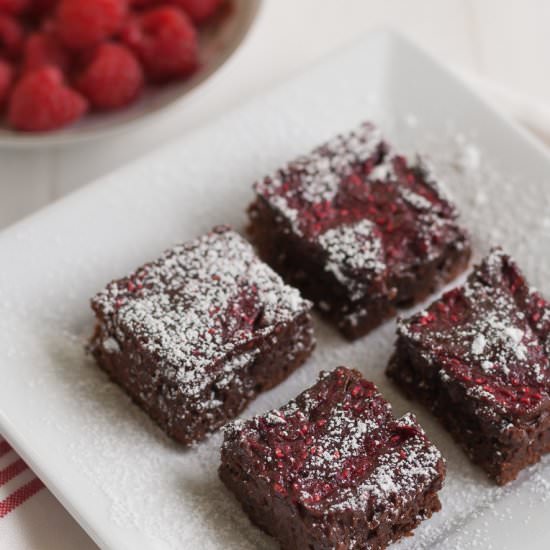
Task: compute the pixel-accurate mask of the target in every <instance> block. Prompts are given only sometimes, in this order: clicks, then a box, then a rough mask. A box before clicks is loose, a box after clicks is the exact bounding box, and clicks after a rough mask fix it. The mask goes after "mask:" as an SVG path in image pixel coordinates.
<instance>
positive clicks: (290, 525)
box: [219, 367, 445, 550]
mask: <svg viewBox="0 0 550 550" xmlns="http://www.w3.org/2000/svg"><path fill="white" fill-rule="evenodd" d="M219 473H220V477H221V479H222V480H223V482H224V483H225V484H226V485H227V487H228V488H229V489H230V490H231V491H232V492H233V493H235V495H236V496H237V498H238V499H239V501H240V502H241V504H242V506H243V508H244V510H245V511H246V512H247V514H248V515H249V516H250V518H251V520H252V521H253V522H254V523H255V524H256V525H258V526H259V527H261V528H262V529H263V530H265V531H267V532H268V533H269V534H271V535H273V536H274V537H276V538H277V539H278V541H279V542H280V544H281V548H283V549H285V550H304V549H306V548H310V549H314V550H321V549H322V550H325V549H326V550H328V549H333V548H338V549H342V550H344V549H350V550H354V549H357V550H359V549H364V548H369V549H379V548H385V547H386V546H387V545H388V544H389V543H390V542H391V541H395V540H397V539H399V538H401V537H403V536H405V535H408V534H410V532H411V531H412V530H413V529H414V528H415V527H416V526H417V525H418V524H419V523H420V521H422V520H423V519H425V518H428V517H430V516H431V515H432V513H433V512H435V511H437V510H439V509H440V507H441V506H440V503H439V498H438V496H437V492H438V491H439V489H440V488H441V485H442V482H443V479H444V477H445V463H444V460H443V459H442V457H441V455H440V453H439V451H438V450H437V449H436V448H435V446H434V445H432V444H431V443H430V441H429V440H428V439H427V437H426V435H425V434H424V432H423V431H422V429H421V428H420V426H419V425H418V424H417V422H416V420H415V418H414V416H413V415H411V414H406V415H405V416H403V417H401V418H399V419H396V418H394V416H393V414H392V410H391V406H390V404H389V403H388V402H387V401H386V400H385V399H384V398H383V397H382V396H381V395H380V393H379V392H378V390H377V389H376V387H375V386H374V384H372V383H371V382H368V381H367V380H365V379H364V378H363V377H362V376H361V374H360V373H359V372H357V371H356V370H350V369H347V368H345V367H339V368H337V369H336V370H334V371H333V372H330V373H327V372H325V373H321V376H320V378H319V381H318V382H317V383H316V384H315V385H314V386H313V387H312V388H310V389H308V390H306V391H305V392H304V393H302V394H301V395H299V396H298V397H297V398H296V399H295V400H293V401H290V402H289V403H288V404H287V405H285V406H283V407H281V408H280V409H277V410H272V411H270V412H268V413H267V414H264V415H262V416H257V417H255V418H253V419H251V420H248V421H241V420H237V421H235V422H233V423H231V424H229V425H228V426H227V427H226V428H225V439H224V443H223V447H222V452H221V466H220V470H219Z"/></svg>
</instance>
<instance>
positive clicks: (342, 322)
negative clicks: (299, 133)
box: [249, 123, 470, 339]
mask: <svg viewBox="0 0 550 550" xmlns="http://www.w3.org/2000/svg"><path fill="white" fill-rule="evenodd" d="M254 189H255V192H256V199H255V201H254V202H253V203H252V204H251V206H250V207H249V216H250V232H251V236H252V239H253V241H254V242H255V244H256V245H257V247H258V250H259V253H260V256H261V257H262V258H263V259H264V260H265V261H267V262H268V263H269V264H270V265H271V266H273V268H274V269H275V270H276V271H278V272H279V273H281V274H282V275H283V277H285V279H286V280H287V281H288V282H289V283H290V284H293V285H295V286H297V287H298V288H300V289H301V290H302V292H303V293H304V295H305V296H306V297H308V298H310V299H311V300H313V301H314V302H315V304H316V306H317V308H318V309H319V310H320V311H321V312H322V313H323V314H324V315H325V316H326V317H327V318H328V319H329V320H331V321H332V322H333V323H334V324H336V326H337V327H338V328H339V329H340V330H341V332H342V333H343V334H344V335H345V336H347V337H348V338H350V339H353V338H357V337H359V336H362V335H364V334H366V333H367V332H369V331H370V330H372V329H373V328H375V327H376V326H378V325H379V324H380V323H382V322H383V321H384V320H385V319H388V318H390V317H392V316H394V315H395V314H396V308H398V307H402V306H410V305H412V304H414V303H416V302H418V301H420V300H422V299H424V298H426V297H427V296H428V295H429V294H430V293H432V292H433V291H434V290H435V289H436V288H438V287H439V286H440V285H442V284H443V283H446V282H449V281H450V280H452V279H453V278H454V277H455V276H456V275H457V274H458V273H459V272H461V271H462V270H463V269H464V268H465V267H466V265H467V263H468V260H469V257H470V244H469V239H468V236H467V234H466V233H465V231H464V230H463V229H461V228H460V227H459V225H457V222H456V218H457V211H456V209H455V207H454V206H453V204H451V202H449V200H448V199H447V198H445V196H444V194H443V192H442V190H441V186H440V184H439V182H438V179H437V177H436V176H435V174H434V172H433V170H432V168H430V167H429V166H428V165H427V164H426V162H424V161H423V160H421V159H420V158H416V159H415V160H414V161H413V162H409V161H408V160H407V159H405V157H403V156H401V155H398V154H396V153H395V152H394V151H393V150H392V149H391V148H390V146H389V145H388V144H387V143H386V142H385V141H383V139H382V137H381V134H380V131H379V130H378V129H377V128H376V127H374V126H373V125H372V124H369V123H365V124H363V125H361V126H360V127H359V128H357V129H356V130H354V131H352V132H350V133H348V134H347V135H343V136H338V137H336V138H335V139H333V140H332V141H329V142H328V143H325V144H324V145H321V146H320V147H318V148H317V149H315V150H314V151H312V152H311V153H310V154H309V155H307V156H303V157H299V158H297V159H296V160H294V161H292V162H290V163H288V164H287V165H286V166H283V167H282V168H281V169H279V170H277V171H276V172H275V173H274V174H272V175H270V176H268V177H266V178H265V179H263V180H261V181H259V182H257V183H256V184H255V185H254Z"/></svg>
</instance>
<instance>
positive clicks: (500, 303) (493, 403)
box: [388, 249, 550, 485]
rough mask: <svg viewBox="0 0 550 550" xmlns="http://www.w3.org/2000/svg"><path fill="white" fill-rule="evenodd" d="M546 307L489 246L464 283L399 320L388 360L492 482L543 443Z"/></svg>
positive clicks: (549, 322)
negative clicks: (424, 308) (394, 344)
mask: <svg viewBox="0 0 550 550" xmlns="http://www.w3.org/2000/svg"><path fill="white" fill-rule="evenodd" d="M549 357H550V305H549V304H548V302H547V301H545V300H544V299H543V298H542V297H541V296H540V294H539V293H538V292H536V291H535V290H534V289H532V288H530V287H529V285H528V283H527V282H526V281H525V278H524V276H523V275H522V273H521V272H520V270H519V269H518V267H517V265H516V264H515V263H514V262H513V261H512V260H511V259H510V257H509V256H508V255H506V254H504V252H503V251H502V250H500V249H494V250H493V251H491V253H490V255H489V256H488V257H487V258H485V259H484V260H483V261H482V262H481V264H480V265H479V266H477V267H476V268H475V269H474V271H473V273H472V274H471V275H470V276H469V278H468V280H467V282H466V284H465V285H464V286H463V287H460V288H457V289H455V290H452V291H450V292H447V293H446V294H444V295H443V297H442V298H441V299H439V300H437V301H436V302H434V303H433V304H432V305H431V306H430V307H429V308H428V309H427V310H425V311H423V312H421V313H419V314H417V315H414V316H413V317H411V318H409V319H405V320H402V321H400V322H399V324H398V331H397V344H396V351H395V354H394V355H393V358H392V359H391V361H390V365H389V367H388V375H389V376H390V377H391V378H393V379H394V380H395V381H396V382H397V383H398V384H399V385H400V386H401V387H402V388H403V389H404V390H405V391H406V393H408V394H409V395H410V396H411V397H414V398H416V399H418V400H420V401H421V402H423V403H424V404H425V405H427V406H428V407H429V408H430V409H431V410H432V411H433V412H434V414H435V415H436V416H437V417H438V418H439V419H440V420H441V421H442V422H443V424H444V425H445V427H446V428H447V429H448V430H449V431H450V433H451V434H452V435H453V436H454V438H455V439H456V440H457V441H458V442H459V443H460V444H461V445H462V447H463V448H464V449H465V450H466V453H467V454H468V455H469V457H470V458H471V459H472V460H473V461H474V462H475V463H477V464H479V465H480V466H481V467H482V468H483V469H484V470H485V471H486V472H487V473H488V474H489V476H490V477H491V478H492V479H494V480H495V481H496V482H497V483H498V484H500V485H502V484H505V483H507V482H509V481H511V480H512V479H514V478H515V477H516V476H517V474H518V472H519V471H520V470H521V469H522V468H524V467H525V466H527V465H529V464H533V463H535V462H537V461H538V460H539V459H540V457H541V455H542V454H543V453H546V452H548V451H549V450H550V399H549V387H550V386H549V383H550V362H549Z"/></svg>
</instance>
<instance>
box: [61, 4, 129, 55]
mask: <svg viewBox="0 0 550 550" xmlns="http://www.w3.org/2000/svg"><path fill="white" fill-rule="evenodd" d="M126 12H127V5H126V0H61V1H60V3H59V6H58V8H57V12H56V27H57V32H58V34H59V36H60V37H61V39H62V41H63V42H64V44H65V45H66V46H67V47H68V48H73V49H86V48H91V47H94V46H96V45H97V44H99V43H100V42H102V41H104V40H106V39H107V38H110V37H111V36H113V35H114V34H115V33H116V32H118V31H119V30H120V28H121V26H122V24H123V21H124V19H125V17H126Z"/></svg>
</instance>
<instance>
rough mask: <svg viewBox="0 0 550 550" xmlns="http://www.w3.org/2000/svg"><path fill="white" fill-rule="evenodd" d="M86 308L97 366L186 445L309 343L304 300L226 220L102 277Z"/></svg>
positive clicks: (292, 363) (270, 381)
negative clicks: (113, 276)
mask: <svg viewBox="0 0 550 550" xmlns="http://www.w3.org/2000/svg"><path fill="white" fill-rule="evenodd" d="M92 308H93V310H94V312H95V314H96V317H97V327H96V331H95V335H94V337H93V340H92V346H91V350H92V352H93V354H94V356H95V357H96V359H97V361H98V363H99V365H100V366H101V367H102V368H103V369H105V370H106V371H107V372H108V373H109V374H110V376H111V377H112V379H113V380H114V381H115V382H117V383H119V384H120V385H121V386H122V387H123V388H124V389H125V390H126V391H127V392H128V393H129V394H130V396H131V397H132V398H133V399H134V400H135V401H136V402H137V403H138V404H139V405H140V406H141V407H142V408H143V409H144V410H145V411H146V412H147V413H149V415H150V416H151V417H152V418H153V419H154V420H155V421H156V422H158V424H159V425H160V426H161V427H162V428H163V429H164V430H165V431H166V432H167V433H168V434H169V435H170V436H172V437H173V438H175V439H176V440H178V441H179V442H181V443H183V444H184V445H188V444H190V443H193V442H195V441H198V440H200V439H203V438H204V437H205V436H206V434H208V433H209V432H212V431H213V430H215V429H216V428H219V427H220V426H222V425H223V424H225V423H226V422H227V421H228V420H229V419H232V418H234V417H235V416H236V415H238V414H239V413H240V412H241V411H242V410H243V409H244V408H245V406H246V405H247V404H248V403H249V402H250V401H251V400H252V399H253V398H254V397H255V396H256V395H257V394H258V392H261V391H264V390H266V389H268V388H271V387H273V386H275V385H276V384H278V383H279V382H281V381H282V380H283V379H285V378H286V377H287V376H288V375H289V373H291V372H292V371H293V370H294V369H296V368H297V367H299V366H300V365H301V364H302V363H303V362H304V361H305V360H306V359H307V357H308V356H309V355H310V354H311V352H312V349H313V347H314V339H313V329H312V324H311V317H310V309H311V303H310V302H308V301H307V300H303V299H302V298H301V297H300V294H299V292H298V291H297V290H296V289H294V288H291V287H289V286H287V285H285V284H284V283H283V281H282V280H281V278H280V277H279V276H278V275H277V274H276V273H274V272H273V271H272V270H271V268H269V266H267V265H266V264H264V263H263V262H261V261H260V260H259V259H258V258H257V257H256V256H255V254H254V252H253V250H252V247H251V246H250V245H249V244H248V243H247V242H246V241H245V240H244V239H242V238H241V237H240V236H239V235H237V234H236V233H234V232H233V231H231V230H230V229H229V228H227V227H218V228H215V229H214V230H213V231H212V232H211V233H208V234H206V235H204V236H202V237H200V238H198V239H196V240H194V241H191V242H188V243H186V244H182V245H180V246H176V247H174V248H172V249H170V250H168V251H167V252H165V253H164V254H163V255H162V256H161V257H160V258H159V259H158V260H156V261H154V262H151V263H148V264H146V265H144V266H142V267H140V268H139V269H137V270H136V271H135V272H134V273H132V274H131V275H129V276H128V277H124V278H122V279H119V280H117V281H114V282H112V283H110V284H109V285H108V286H107V287H106V288H105V289H104V290H103V291H101V292H100V293H99V294H97V295H96V296H95V298H93V300H92Z"/></svg>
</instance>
